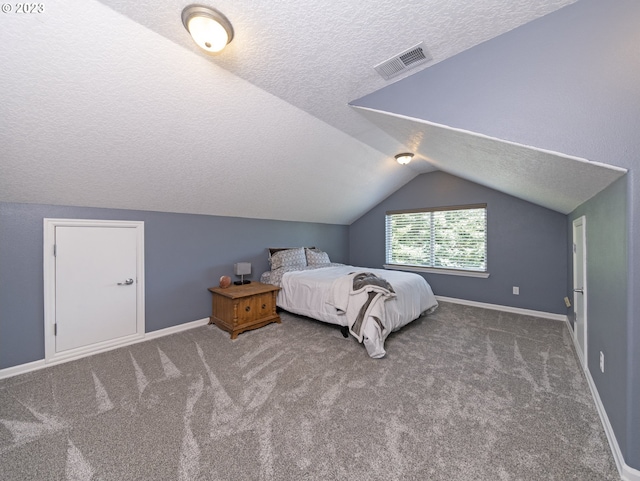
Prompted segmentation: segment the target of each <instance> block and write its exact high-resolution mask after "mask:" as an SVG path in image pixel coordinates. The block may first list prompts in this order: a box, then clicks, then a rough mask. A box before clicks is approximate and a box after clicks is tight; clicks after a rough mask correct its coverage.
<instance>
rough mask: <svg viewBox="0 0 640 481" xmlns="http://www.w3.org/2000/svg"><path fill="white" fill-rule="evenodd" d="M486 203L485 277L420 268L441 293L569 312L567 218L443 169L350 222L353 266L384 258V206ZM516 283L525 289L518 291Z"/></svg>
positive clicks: (379, 262) (373, 264) (377, 263)
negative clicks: (432, 271) (458, 274)
mask: <svg viewBox="0 0 640 481" xmlns="http://www.w3.org/2000/svg"><path fill="white" fill-rule="evenodd" d="M478 203H486V204H487V236H488V239H487V250H488V252H487V255H488V259H487V266H488V271H489V273H490V276H489V278H488V279H481V278H472V277H462V276H450V275H444V274H431V273H422V274H421V275H423V276H424V278H425V279H426V280H427V281H428V282H429V284H430V285H431V287H432V288H433V291H434V293H435V294H436V295H441V296H447V297H456V298H461V299H466V300H472V301H478V302H487V303H490V304H499V305H503V306H511V307H519V308H523V309H533V310H537V311H544V312H551V313H557V314H566V312H567V309H566V307H565V304H564V301H563V297H564V296H565V295H567V294H566V292H567V290H566V289H567V252H566V245H567V217H566V216H565V215H563V214H559V213H557V212H554V211H551V210H549V209H545V208H543V207H540V206H537V205H534V204H531V203H529V202H526V201H523V200H520V199H516V198H514V197H512V196H509V195H507V194H503V193H501V192H498V191H495V190H493V189H489V188H487V187H483V186H481V185H478V184H475V183H473V182H468V181H466V180H463V179H460V178H459V177H455V176H452V175H449V174H445V173H444V172H433V173H428V174H422V175H420V176H418V177H416V178H415V179H413V180H412V181H411V182H409V183H408V184H406V185H405V186H404V187H402V188H401V189H399V190H398V191H397V192H395V193H394V194H392V195H391V196H389V197H388V198H387V199H386V200H384V201H383V202H381V203H380V204H378V205H377V206H376V207H374V208H373V209H372V210H370V211H369V212H368V213H367V214H365V215H364V216H362V217H361V218H360V219H358V220H357V221H356V222H354V223H353V224H352V225H351V226H350V228H349V258H350V260H351V263H352V264H355V265H362V266H368V267H381V266H382V264H384V262H385V212H386V211H387V210H398V209H415V208H423V207H442V206H450V205H464V204H478ZM513 286H518V287H519V288H520V295H517V296H516V295H513Z"/></svg>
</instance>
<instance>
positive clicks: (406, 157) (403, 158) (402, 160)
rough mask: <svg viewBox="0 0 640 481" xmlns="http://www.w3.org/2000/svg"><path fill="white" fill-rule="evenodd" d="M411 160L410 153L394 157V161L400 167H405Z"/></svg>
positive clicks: (411, 155)
mask: <svg viewBox="0 0 640 481" xmlns="http://www.w3.org/2000/svg"><path fill="white" fill-rule="evenodd" d="M412 158H413V154H412V153H410V152H404V153H402V154H398V155H396V160H397V161H398V163H399V164H401V165H407V164H408V163H409V162H411V159H412Z"/></svg>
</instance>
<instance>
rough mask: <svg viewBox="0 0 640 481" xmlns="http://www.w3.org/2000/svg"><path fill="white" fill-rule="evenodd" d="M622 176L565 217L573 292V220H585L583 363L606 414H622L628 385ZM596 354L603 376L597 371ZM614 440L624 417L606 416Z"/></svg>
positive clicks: (622, 429) (619, 434)
mask: <svg viewBox="0 0 640 481" xmlns="http://www.w3.org/2000/svg"><path fill="white" fill-rule="evenodd" d="M626 214H627V178H626V177H623V178H621V179H619V180H618V181H616V182H614V183H613V184H612V185H611V186H609V187H608V188H607V189H605V190H604V191H602V192H601V193H600V194H598V195H597V196H596V197H594V198H592V199H591V200H589V201H588V202H586V203H585V204H583V205H581V206H580V207H579V208H578V209H576V210H575V211H574V212H572V213H571V214H570V215H569V225H568V238H569V244H568V246H567V252H568V253H569V271H568V273H567V277H568V279H569V288H568V290H569V291H571V290H572V289H573V287H574V286H573V256H572V241H571V239H572V235H573V233H572V222H573V220H574V219H577V218H578V217H580V216H583V215H584V216H585V219H586V241H587V242H586V245H587V289H588V298H587V299H588V300H587V323H588V328H587V329H588V339H587V358H588V359H587V363H588V365H589V371H590V372H591V376H592V377H593V380H594V382H595V383H596V385H597V386H598V391H599V393H600V399H601V400H602V403H603V405H604V406H605V408H606V410H607V412H608V413H625V412H627V410H628V408H629V407H630V406H628V404H627V403H628V392H627V389H626V387H627V385H626V383H625V382H620V380H624V379H626V378H627V376H628V375H629V372H628V366H627V358H628V355H629V353H628V346H627V318H628V313H627V287H628V286H627V268H628V259H627V236H626V232H627V228H626V224H627V215H626ZM600 351H602V352H603V353H604V356H605V373H604V374H603V373H602V372H601V371H600ZM609 420H610V422H611V424H612V427H613V428H614V430H615V432H616V437H620V438H622V439H625V438H626V437H627V435H628V433H627V425H626V423H625V418H624V416H620V415H618V416H615V415H610V416H609Z"/></svg>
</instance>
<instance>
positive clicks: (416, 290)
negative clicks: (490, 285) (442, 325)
mask: <svg viewBox="0 0 640 481" xmlns="http://www.w3.org/2000/svg"><path fill="white" fill-rule="evenodd" d="M353 272H371V273H373V274H375V275H376V276H378V277H381V278H383V279H386V280H387V281H388V282H389V283H390V284H391V286H392V287H393V290H394V291H395V293H396V296H394V297H393V298H391V299H389V300H387V301H385V302H384V319H383V323H384V326H385V328H386V329H385V331H384V332H383V333H381V332H380V330H379V329H376V328H375V326H374V325H373V324H374V323H370V324H366V325H365V328H364V337H365V340H364V341H363V342H364V344H365V347H366V348H367V351H368V353H369V355H370V356H371V357H383V356H384V355H385V350H384V341H385V339H386V337H387V336H388V335H389V334H390V333H391V332H392V331H396V330H398V329H400V328H401V327H402V326H404V325H406V324H408V323H409V322H411V321H413V320H415V319H417V318H418V317H420V316H421V315H422V314H425V313H428V312H431V311H433V310H434V309H435V308H436V307H437V306H438V302H437V301H436V298H435V296H434V295H433V291H432V290H431V286H429V284H428V283H427V281H425V280H424V278H423V277H422V276H420V275H418V274H413V273H409V272H401V271H392V270H384V269H371V268H365V267H354V266H348V265H339V266H331V267H323V268H317V269H310V270H296V271H290V272H286V273H284V274H283V275H282V278H281V281H280V283H279V285H280V287H281V288H282V289H281V290H280V291H279V292H278V296H277V305H278V306H279V307H281V308H282V309H285V310H287V311H289V312H293V313H295V314H300V315H303V316H307V317H311V318H313V319H318V320H320V321H324V322H328V323H331V324H338V325H341V326H348V325H349V320H348V319H347V317H346V316H345V315H341V314H340V313H339V312H338V311H337V310H336V308H335V307H333V306H332V305H330V304H329V303H328V302H327V301H328V300H329V298H330V297H331V292H332V291H331V288H332V285H333V283H334V281H335V280H336V279H339V278H341V277H343V276H347V275H349V274H350V273H353Z"/></svg>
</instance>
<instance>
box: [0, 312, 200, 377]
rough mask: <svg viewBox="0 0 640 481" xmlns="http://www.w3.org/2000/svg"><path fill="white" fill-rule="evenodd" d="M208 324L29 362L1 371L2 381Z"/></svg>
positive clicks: (188, 324)
mask: <svg viewBox="0 0 640 481" xmlns="http://www.w3.org/2000/svg"><path fill="white" fill-rule="evenodd" d="M208 323H209V318H208V317H206V318H204V319H198V320H197V321H192V322H186V323H184V324H178V325H177V326H171V327H167V328H165V329H159V330H157V331H152V332H147V333H145V335H144V337H142V338H139V339H136V340H134V341H132V342H129V343H126V344H118V345H117V346H113V347H107V348H105V349H101V350H98V351H93V352H91V353H89V354H83V355H77V356H73V357H68V358H64V359H59V360H55V361H52V362H45V360H44V359H40V360H38V361H33V362H28V363H26V364H20V365H18V366H13V367H7V368H5V369H0V379H5V378H8V377H12V376H17V375H18V374H25V373H28V372H31V371H37V370H38V369H42V368H45V367H49V366H55V365H56V364H62V363H63V362H69V361H75V360H76V359H81V358H83V357H87V356H92V355H93V354H98V353H100V352H106V351H111V350H113V349H119V348H121V347H125V346H130V345H132V344H137V343H139V342H144V341H150V340H152V339H157V338H159V337H163V336H168V335H169V334H175V333H177V332H182V331H187V330H189V329H193V328H196V327H200V326H204V325H207V324H208Z"/></svg>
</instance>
